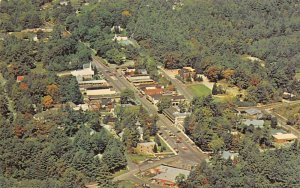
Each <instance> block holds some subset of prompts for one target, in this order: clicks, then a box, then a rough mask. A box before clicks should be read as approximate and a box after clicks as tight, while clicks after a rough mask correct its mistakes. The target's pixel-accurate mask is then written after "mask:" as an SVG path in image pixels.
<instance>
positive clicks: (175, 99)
mask: <svg viewBox="0 0 300 188" xmlns="http://www.w3.org/2000/svg"><path fill="white" fill-rule="evenodd" d="M162 97H169V98H170V99H171V102H172V106H178V105H179V104H180V103H182V102H185V101H186V99H185V98H184V96H183V95H173V93H172V92H169V93H168V92H164V93H162V94H152V95H147V99H148V100H149V101H150V102H151V103H153V104H154V105H157V104H158V102H159V101H160V99H161V98H162Z"/></svg>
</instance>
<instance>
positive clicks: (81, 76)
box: [71, 63, 95, 82]
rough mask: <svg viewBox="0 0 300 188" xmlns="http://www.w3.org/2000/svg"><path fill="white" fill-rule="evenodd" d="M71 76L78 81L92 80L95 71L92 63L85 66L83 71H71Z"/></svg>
mask: <svg viewBox="0 0 300 188" xmlns="http://www.w3.org/2000/svg"><path fill="white" fill-rule="evenodd" d="M71 74H72V75H73V76H75V77H76V79H77V81H78V82H80V81H85V80H92V79H93V77H94V74H95V72H94V70H93V69H92V63H89V64H84V65H83V69H80V70H75V71H71Z"/></svg>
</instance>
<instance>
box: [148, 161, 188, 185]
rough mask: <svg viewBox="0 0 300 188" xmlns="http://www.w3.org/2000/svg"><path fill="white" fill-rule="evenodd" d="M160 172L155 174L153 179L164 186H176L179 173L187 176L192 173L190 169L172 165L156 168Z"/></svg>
mask: <svg viewBox="0 0 300 188" xmlns="http://www.w3.org/2000/svg"><path fill="white" fill-rule="evenodd" d="M156 171H157V172H158V174H157V175H156V176H154V177H153V178H152V179H153V180H155V181H156V182H157V183H159V184H160V185H162V186H170V187H175V186H176V177H177V176H178V175H179V174H183V175H184V176H185V177H188V176H189V174H190V171H189V170H184V169H180V168H175V167H171V166H166V165H161V166H159V167H157V168H156Z"/></svg>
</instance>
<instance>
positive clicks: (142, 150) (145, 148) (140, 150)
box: [135, 142, 156, 154]
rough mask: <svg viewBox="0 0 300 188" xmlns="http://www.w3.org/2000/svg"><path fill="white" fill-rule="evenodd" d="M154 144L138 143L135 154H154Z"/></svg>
mask: <svg viewBox="0 0 300 188" xmlns="http://www.w3.org/2000/svg"><path fill="white" fill-rule="evenodd" d="M155 145H156V143H155V142H145V143H138V144H137V146H136V148H135V152H136V153H137V154H154V147H155Z"/></svg>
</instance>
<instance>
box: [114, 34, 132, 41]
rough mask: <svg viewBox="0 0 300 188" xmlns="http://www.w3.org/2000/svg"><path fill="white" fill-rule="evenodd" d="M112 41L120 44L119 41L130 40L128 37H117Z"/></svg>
mask: <svg viewBox="0 0 300 188" xmlns="http://www.w3.org/2000/svg"><path fill="white" fill-rule="evenodd" d="M112 40H113V41H117V42H119V41H126V40H128V37H126V36H125V37H122V36H118V35H115V36H114V38H113V39H112Z"/></svg>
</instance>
